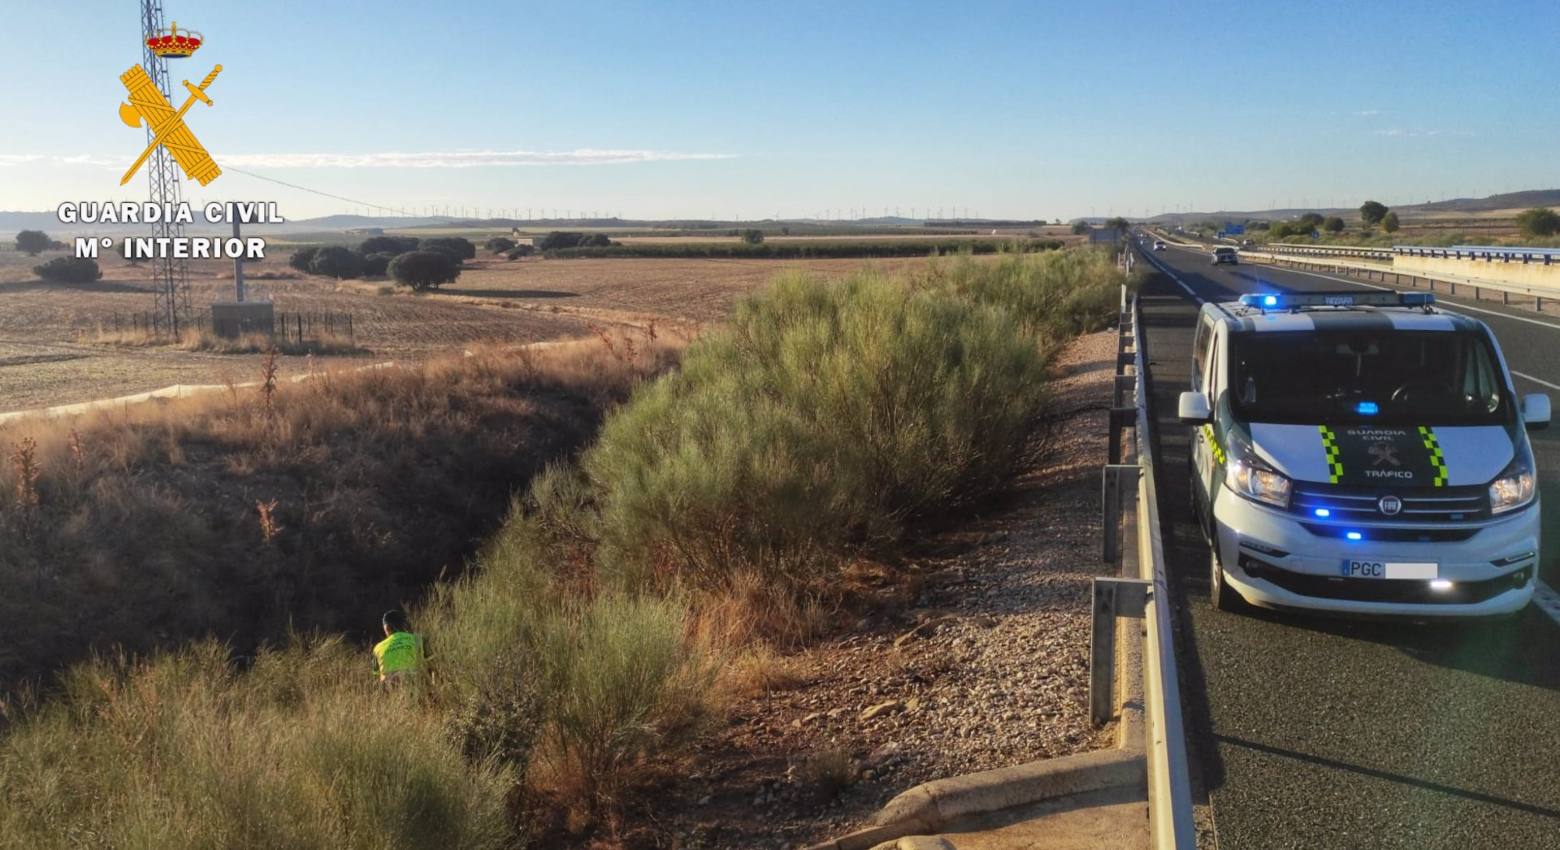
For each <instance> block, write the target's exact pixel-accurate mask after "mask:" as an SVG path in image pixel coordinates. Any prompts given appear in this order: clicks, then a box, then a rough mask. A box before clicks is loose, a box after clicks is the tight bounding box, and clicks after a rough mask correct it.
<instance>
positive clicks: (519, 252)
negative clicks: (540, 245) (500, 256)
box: [504, 245, 536, 260]
mask: <svg viewBox="0 0 1560 850" xmlns="http://www.w3.org/2000/svg"><path fill="white" fill-rule="evenodd" d="M534 253H536V246H535V245H516V246H515V247H513V248H510V249H509V253H507V254H505V255H504V257H506V258H507V259H511V260H518V259H520V258H521V257H529V256H531V255H532V254H534Z"/></svg>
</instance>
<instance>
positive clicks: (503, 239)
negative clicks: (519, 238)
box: [482, 236, 515, 254]
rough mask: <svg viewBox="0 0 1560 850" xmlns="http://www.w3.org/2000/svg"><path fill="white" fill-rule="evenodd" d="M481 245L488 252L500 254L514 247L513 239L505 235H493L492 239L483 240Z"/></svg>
mask: <svg viewBox="0 0 1560 850" xmlns="http://www.w3.org/2000/svg"><path fill="white" fill-rule="evenodd" d="M482 247H483V248H485V249H487V251H488V252H489V253H492V254H502V253H504V252H506V251H508V250H509V249H511V248H513V247H515V240H513V239H510V238H509V237H507V236H494V237H493V238H492V239H489V240H488V241H486V242H483V243H482Z"/></svg>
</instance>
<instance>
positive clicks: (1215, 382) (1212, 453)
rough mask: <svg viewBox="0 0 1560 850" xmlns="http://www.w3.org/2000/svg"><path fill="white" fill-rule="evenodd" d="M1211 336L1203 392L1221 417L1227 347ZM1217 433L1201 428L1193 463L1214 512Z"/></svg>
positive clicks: (1198, 431) (1214, 429)
mask: <svg viewBox="0 0 1560 850" xmlns="http://www.w3.org/2000/svg"><path fill="white" fill-rule="evenodd" d="M1211 336H1212V339H1211V340H1210V341H1209V344H1208V352H1207V356H1206V357H1205V359H1204V361H1205V362H1204V364H1203V370H1202V373H1201V375H1200V383H1201V385H1202V386H1201V390H1202V392H1204V393H1206V394H1207V396H1208V406H1209V407H1210V408H1211V409H1212V410H1213V411H1214V415H1215V416H1217V415H1218V409H1219V392H1220V391H1221V390H1222V389H1223V386H1224V381H1223V380H1222V378H1221V375H1220V365H1219V364H1220V360H1221V359H1222V358H1223V348H1224V346H1222V345H1220V342H1221V340H1220V339H1219V334H1217V333H1214V334H1211ZM1217 433H1218V431H1217V428H1216V427H1215V425H1214V424H1213V423H1209V424H1207V425H1200V426H1198V427H1197V436H1196V438H1195V439H1194V440H1193V443H1192V445H1193V446H1194V451H1193V452H1192V463H1193V466H1194V467H1195V475H1196V476H1197V480H1198V483H1199V484H1200V485H1201V490H1202V497H1203V499H1204V505H1206V506H1209V507H1210V509H1211V506H1212V504H1213V492H1214V490H1213V485H1214V476H1215V475H1217V474H1218V467H1219V461H1218V457H1217V455H1218V454H1220V451H1219V444H1218V442H1217V438H1216V435H1217Z"/></svg>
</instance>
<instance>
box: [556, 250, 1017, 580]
mask: <svg viewBox="0 0 1560 850" xmlns="http://www.w3.org/2000/svg"><path fill="white" fill-rule="evenodd" d="M1044 383H1045V380H1044V361H1043V358H1042V356H1041V354H1040V352H1039V350H1038V349H1037V347H1036V346H1035V345H1034V342H1033V340H1032V339H1031V338H1029V337H1028V336H1026V335H1025V334H1024V333H1023V330H1022V327H1021V325H1020V324H1019V323H1018V321H1017V320H1016V319H1015V318H1014V317H1013V316H1012V315H1011V314H1010V313H1008V312H1007V311H1005V310H1002V309H1000V308H997V307H993V306H986V305H980V304H972V303H970V302H969V301H965V300H961V299H958V298H954V297H950V296H949V295H946V294H943V293H939V292H927V291H921V292H914V291H911V290H910V289H908V288H907V287H905V286H904V285H903V284H902V283H899V282H896V281H892V280H889V279H886V278H883V277H880V276H878V275H875V274H873V273H858V274H856V275H853V276H851V277H849V278H847V279H845V280H844V281H840V282H837V283H829V282H825V281H822V280H819V279H814V278H810V277H807V276H804V275H803V276H798V275H791V276H787V277H783V278H781V279H780V280H779V281H777V282H776V283H775V284H773V285H772V286H771V287H770V288H769V289H768V290H767V291H766V292H765V293H764V294H762V295H761V296H759V297H756V298H752V299H749V300H747V301H745V302H743V303H742V304H741V305H740V306H739V308H738V310H737V314H736V317H735V321H734V323H733V325H732V327H731V329H730V330H728V331H726V332H724V333H720V334H716V335H712V336H710V337H708V338H706V339H704V340H701V341H700V342H699V343H697V344H696V345H695V346H694V347H693V348H691V349H690V350H689V353H688V356H687V357H686V358H685V360H684V364H683V370H682V371H681V372H680V373H678V374H676V375H673V376H668V377H666V378H663V379H662V380H660V381H658V382H656V384H654V385H652V386H651V387H649V388H647V389H646V390H644V391H642V392H640V393H638V394H637V395H636V396H635V399H634V401H633V403H632V404H630V405H628V406H627V407H625V408H623V409H622V410H621V411H619V412H618V413H617V414H616V415H614V416H613V417H612V418H611V419H610V420H609V421H608V422H607V424H606V426H605V427H604V428H603V430H602V434H601V438H600V440H599V441H598V443H597V444H596V446H595V447H593V448H592V449H591V450H590V451H589V452H587V453H586V455H585V457H584V458H583V461H582V463H583V468H584V470H585V473H586V474H587V476H588V477H589V480H590V481H591V483H592V484H593V485H594V487H596V488H597V490H598V492H599V497H598V503H599V505H600V522H601V526H600V535H601V546H602V554H601V565H602V566H604V567H606V568H608V569H609V570H611V571H612V572H614V573H616V574H618V575H621V576H623V577H625V578H627V579H629V580H630V581H636V580H642V579H647V578H648V579H652V580H655V581H660V580H664V578H666V577H668V576H678V577H681V578H682V579H683V580H686V581H689V582H691V583H693V584H695V585H698V586H704V587H718V586H720V585H721V584H722V583H724V582H726V581H728V580H729V578H730V576H731V575H732V574H733V573H734V572H737V571H743V570H749V569H751V570H753V571H755V572H758V573H760V574H762V575H764V576H765V577H766V578H769V579H770V580H771V581H773V582H776V583H780V584H790V585H796V584H799V583H805V582H808V581H811V580H813V579H815V578H817V576H818V572H819V570H820V569H821V568H822V567H824V566H826V565H827V564H828V563H829V555H830V554H831V553H833V552H839V551H841V550H842V549H843V548H844V547H846V546H847V545H848V544H852V541H856V542H859V543H865V544H868V545H874V546H879V547H882V546H891V545H893V544H894V543H896V542H897V541H898V540H899V539H900V538H901V537H902V536H903V534H904V532H905V530H906V528H907V524H908V523H910V522H911V521H913V520H915V519H917V518H920V517H923V516H926V515H928V514H929V513H931V512H934V511H941V510H945V509H951V508H954V507H957V506H959V505H961V504H966V503H968V502H969V501H971V500H973V499H976V498H979V497H980V496H982V495H984V494H985V493H988V492H990V490H991V489H992V488H993V487H995V486H996V485H997V484H998V483H999V482H1000V481H1001V480H1002V478H1003V476H1004V475H1006V474H1007V471H1008V470H1009V469H1010V468H1011V466H1012V462H1013V460H1014V458H1015V457H1016V453H1017V452H1018V450H1019V449H1020V447H1021V446H1022V443H1023V438H1024V436H1025V434H1026V433H1027V429H1028V425H1029V417H1030V416H1031V415H1032V412H1033V411H1034V409H1035V407H1036V405H1037V403H1038V401H1039V398H1040V395H1041V393H1042V392H1043V387H1044Z"/></svg>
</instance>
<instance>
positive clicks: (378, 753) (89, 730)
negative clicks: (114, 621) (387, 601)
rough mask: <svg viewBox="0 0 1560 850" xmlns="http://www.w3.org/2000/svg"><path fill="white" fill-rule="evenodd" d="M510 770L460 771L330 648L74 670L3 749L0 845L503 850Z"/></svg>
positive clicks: (354, 656) (412, 704) (402, 708)
mask: <svg viewBox="0 0 1560 850" xmlns="http://www.w3.org/2000/svg"><path fill="white" fill-rule="evenodd" d="M513 782H514V776H513V774H512V772H511V771H510V770H509V769H508V768H505V767H502V766H500V765H498V764H496V763H494V762H492V761H483V760H473V761H468V760H466V759H464V758H463V757H462V755H461V753H460V752H459V751H458V749H457V748H455V747H454V746H453V745H451V744H450V743H448V741H447V739H446V737H445V736H444V735H442V734H441V732H440V719H439V717H438V715H437V714H436V713H434V712H430V711H428V710H426V709H424V708H423V707H421V705H420V704H419V701H418V699H417V694H416V693H415V690H414V689H408V690H406V691H403V692H399V693H381V692H380V691H379V689H378V687H377V686H376V685H375V684H374V683H373V681H372V680H371V678H370V676H369V675H368V674H367V667H366V665H365V664H364V663H363V658H362V653H361V650H358V649H355V648H349V647H347V646H345V645H343V644H342V643H341V642H340V641H337V640H327V641H314V642H310V643H298V644H295V645H293V646H291V647H288V648H286V649H282V650H272V651H264V652H262V653H260V655H259V656H258V657H256V659H255V661H254V665H253V667H252V668H251V669H250V670H249V671H248V672H246V673H243V674H240V673H239V672H238V671H237V670H236V669H235V667H234V665H233V664H232V663H231V661H230V660H229V658H228V653H227V651H226V649H225V648H224V647H221V646H219V645H216V644H213V643H203V644H197V645H194V646H192V647H190V648H187V649H185V650H182V651H180V652H178V653H172V654H168V655H163V656H160V657H158V658H157V659H155V660H153V661H148V662H139V663H133V664H132V663H126V662H122V661H121V662H113V663H111V662H96V663H93V664H89V665H83V666H81V667H78V668H75V669H74V670H72V671H71V673H70V674H69V675H68V676H67V678H66V679H65V693H64V695H63V696H62V697H61V698H60V699H58V700H56V701H54V702H53V703H52V704H50V705H49V706H48V707H46V708H43V709H40V710H37V711H34V712H32V713H29V714H26V715H24V716H22V717H21V718H19V719H17V721H16V722H15V723H14V724H13V725H11V727H10V728H8V729H7V730H6V736H5V737H4V739H0V788H3V790H0V799H3V800H4V805H0V846H6V847H35V848H54V847H58V848H67V847H69V848H80V847H102V848H111V847H157V848H170V850H181V849H182V848H188V850H196V848H209V847H225V848H255V850H260V848H272V847H287V848H307V849H308V850H313V848H318V850H326V848H341V847H349V848H365V850H367V848H375V849H376V850H377V848H387V847H406V848H411V847H435V846H437V847H460V848H472V849H473V850H487V848H492V850H498V848H503V847H508V846H511V844H509V843H508V842H509V839H510V838H511V824H510V821H509V815H508V812H507V810H506V807H505V794H506V792H507V790H508V789H509V788H510V787H511V786H512V784H513Z"/></svg>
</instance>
